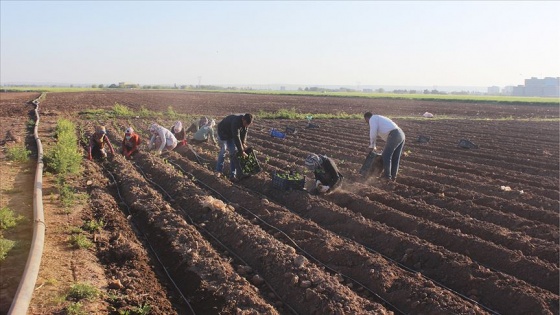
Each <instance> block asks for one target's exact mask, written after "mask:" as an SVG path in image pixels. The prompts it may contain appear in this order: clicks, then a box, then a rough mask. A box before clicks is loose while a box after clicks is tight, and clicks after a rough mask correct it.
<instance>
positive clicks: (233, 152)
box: [216, 136, 241, 178]
mask: <svg viewBox="0 0 560 315" xmlns="http://www.w3.org/2000/svg"><path fill="white" fill-rule="evenodd" d="M218 146H219V147H220V153H218V163H217V164H216V172H219V173H223V172H224V161H225V159H226V149H227V150H228V151H229V170H230V174H229V177H230V178H231V177H235V175H236V174H237V164H238V163H237V148H236V147H235V141H233V139H229V140H222V139H220V137H219V136H218ZM239 173H240V174H241V171H239Z"/></svg>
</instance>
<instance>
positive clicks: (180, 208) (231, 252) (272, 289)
mask: <svg viewBox="0 0 560 315" xmlns="http://www.w3.org/2000/svg"><path fill="white" fill-rule="evenodd" d="M168 162H169V161H168ZM169 163H171V164H173V163H172V162H169ZM173 165H176V164H173ZM134 166H136V168H137V169H138V170H139V171H140V173H142V176H143V177H144V179H146V181H148V182H149V183H150V184H152V185H154V186H157V187H158V188H159V190H160V191H162V192H163V193H164V194H166V195H167V197H168V198H169V200H173V197H171V195H170V194H169V193H168V192H167V191H166V190H165V189H164V188H163V187H161V186H160V185H159V184H158V183H156V182H154V181H152V180H151V179H149V178H148V177H147V176H146V173H145V172H144V170H143V169H142V168H141V167H140V166H139V165H137V164H135V163H134ZM179 168H180V167H179ZM180 169H181V168H180ZM181 171H182V169H181ZM183 173H185V174H188V173H187V172H183ZM176 207H177V208H179V210H181V211H182V212H183V214H184V215H185V216H186V217H187V218H188V220H189V222H190V223H191V224H192V225H193V226H195V227H196V228H198V229H199V230H202V231H203V232H204V233H205V234H206V235H209V236H210V237H212V238H213V239H214V240H215V241H216V242H217V243H218V244H219V245H220V246H222V248H224V249H225V250H226V251H227V252H228V253H230V254H231V255H233V256H235V257H236V258H237V259H238V260H239V261H241V262H242V263H243V264H245V265H246V266H248V265H249V263H247V262H246V261H245V260H244V259H243V258H241V257H240V256H239V255H237V254H236V253H235V252H234V251H233V250H232V249H230V248H229V247H228V246H226V245H225V244H224V243H222V242H221V241H220V240H219V239H218V238H217V237H216V236H215V235H213V234H212V233H211V232H210V231H208V230H207V229H205V228H204V227H202V226H200V225H199V224H197V223H195V221H194V220H193V219H192V217H191V216H190V215H189V214H188V213H187V211H185V209H183V208H182V207H181V206H180V205H176ZM264 283H265V284H266V286H267V287H268V288H269V289H270V290H271V291H272V293H274V295H276V297H278V299H280V301H282V303H283V304H284V305H286V306H287V307H288V308H289V309H290V310H291V311H292V313H294V314H296V315H298V314H299V313H298V312H297V311H296V310H295V309H294V308H293V307H291V306H290V304H288V303H286V301H285V300H283V299H282V298H281V297H280V295H279V294H278V293H277V292H276V291H275V290H274V288H273V287H272V286H271V285H270V283H268V282H267V281H266V280H264Z"/></svg>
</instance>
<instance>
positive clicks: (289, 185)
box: [272, 171, 305, 190]
mask: <svg viewBox="0 0 560 315" xmlns="http://www.w3.org/2000/svg"><path fill="white" fill-rule="evenodd" d="M272 187H274V188H277V189H281V190H303V188H304V187H305V176H303V174H300V173H298V172H296V171H289V172H276V171H275V172H273V173H272Z"/></svg>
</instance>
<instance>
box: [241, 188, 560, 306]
mask: <svg viewBox="0 0 560 315" xmlns="http://www.w3.org/2000/svg"><path fill="white" fill-rule="evenodd" d="M242 183H243V185H244V186H246V187H248V188H250V189H251V190H254V191H256V192H259V193H262V194H264V195H266V196H267V197H269V198H271V199H272V200H275V201H277V202H279V203H280V204H282V205H284V206H286V207H289V208H290V209H291V210H293V211H295V212H296V213H298V214H300V215H301V216H303V217H305V218H308V219H311V220H313V221H314V222H316V223H317V224H319V225H321V226H322V227H324V228H327V229H329V230H331V231H333V232H334V233H337V234H340V235H342V236H346V237H350V238H352V239H354V240H356V241H358V242H359V243H361V244H369V246H370V247H373V248H374V249H375V250H376V251H378V252H380V253H381V254H383V255H386V256H388V257H391V258H392V259H394V260H398V261H400V262H402V263H404V264H405V265H406V266H407V267H409V268H411V269H413V270H417V271H420V272H422V273H423V274H425V275H427V276H428V277H430V278H432V279H435V280H437V281H438V282H441V283H443V284H445V285H446V286H449V287H450V288H452V289H454V290H456V291H458V292H462V293H463V294H465V295H467V296H471V295H472V296H475V299H477V300H478V301H481V302H482V304H484V305H487V306H490V307H491V308H493V309H495V310H498V311H499V312H504V313H508V314H509V313H515V314H521V313H523V312H527V311H528V312H534V311H535V310H536V309H538V310H539V311H538V312H543V313H545V314H553V313H555V312H557V311H558V305H557V304H558V303H556V302H555V301H556V300H557V299H558V295H556V294H553V293H551V292H548V291H546V290H544V289H541V288H538V287H534V286H531V285H529V284H528V283H526V282H524V281H521V280H518V279H516V278H513V277H511V276H509V275H506V274H503V273H500V272H495V271H491V270H489V269H487V268H485V267H483V266H480V265H479V264H477V263H476V262H474V261H472V260H471V259H469V258H468V257H466V256H463V255H459V254H456V253H452V252H450V251H448V250H446V249H444V248H441V247H436V246H433V245H431V244H428V243H426V242H425V241H423V240H420V239H418V238H417V237H415V236H413V235H410V234H405V233H402V232H399V231H397V230H395V229H393V228H388V227H387V226H385V225H382V224H380V223H377V222H375V221H370V220H367V219H365V218H364V217H363V216H362V215H360V214H355V213H353V212H351V211H350V210H347V209H344V208H340V207H338V206H336V205H334V204H332V203H329V202H327V201H325V200H323V199H322V198H313V199H312V200H311V201H309V203H311V206H309V204H308V203H307V202H305V203H304V202H302V201H301V197H296V196H297V195H296V196H294V197H292V198H290V197H289V196H292V195H293V194H299V196H301V194H303V195H304V196H306V193H305V192H297V191H296V192H290V193H286V194H279V193H278V191H277V190H274V189H271V188H270V186H271V185H270V181H266V182H264V183H263V182H262V179H261V180H256V179H255V180H252V179H248V180H245V181H243V182H242ZM342 222H344V223H345V225H344V226H348V225H349V223H348V222H352V224H351V226H352V228H351V229H350V230H348V229H346V228H344V227H341V223H342ZM551 276H553V275H551ZM506 284H507V285H506ZM519 288H523V290H519ZM473 292H476V294H473ZM514 296H516V297H515V298H514ZM512 299H514V300H516V299H519V300H524V301H526V302H527V303H528V304H527V305H526V306H527V308H525V307H526V306H520V305H515V306H513V305H511V303H510V302H511V300H512Z"/></svg>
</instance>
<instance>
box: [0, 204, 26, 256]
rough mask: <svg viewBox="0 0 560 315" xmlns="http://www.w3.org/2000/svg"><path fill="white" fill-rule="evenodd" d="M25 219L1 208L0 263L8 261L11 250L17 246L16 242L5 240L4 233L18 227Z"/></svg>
mask: <svg viewBox="0 0 560 315" xmlns="http://www.w3.org/2000/svg"><path fill="white" fill-rule="evenodd" d="M23 219H24V217H23V216H20V215H16V214H15V213H14V211H12V210H11V209H10V208H8V207H2V208H0V262H2V261H3V260H4V259H6V257H7V256H8V253H9V252H10V250H12V249H13V248H14V246H16V244H17V243H16V241H12V240H9V239H6V238H4V231H5V230H7V229H10V228H13V227H15V226H17V224H18V223H19V222H20V221H22V220H23Z"/></svg>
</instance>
